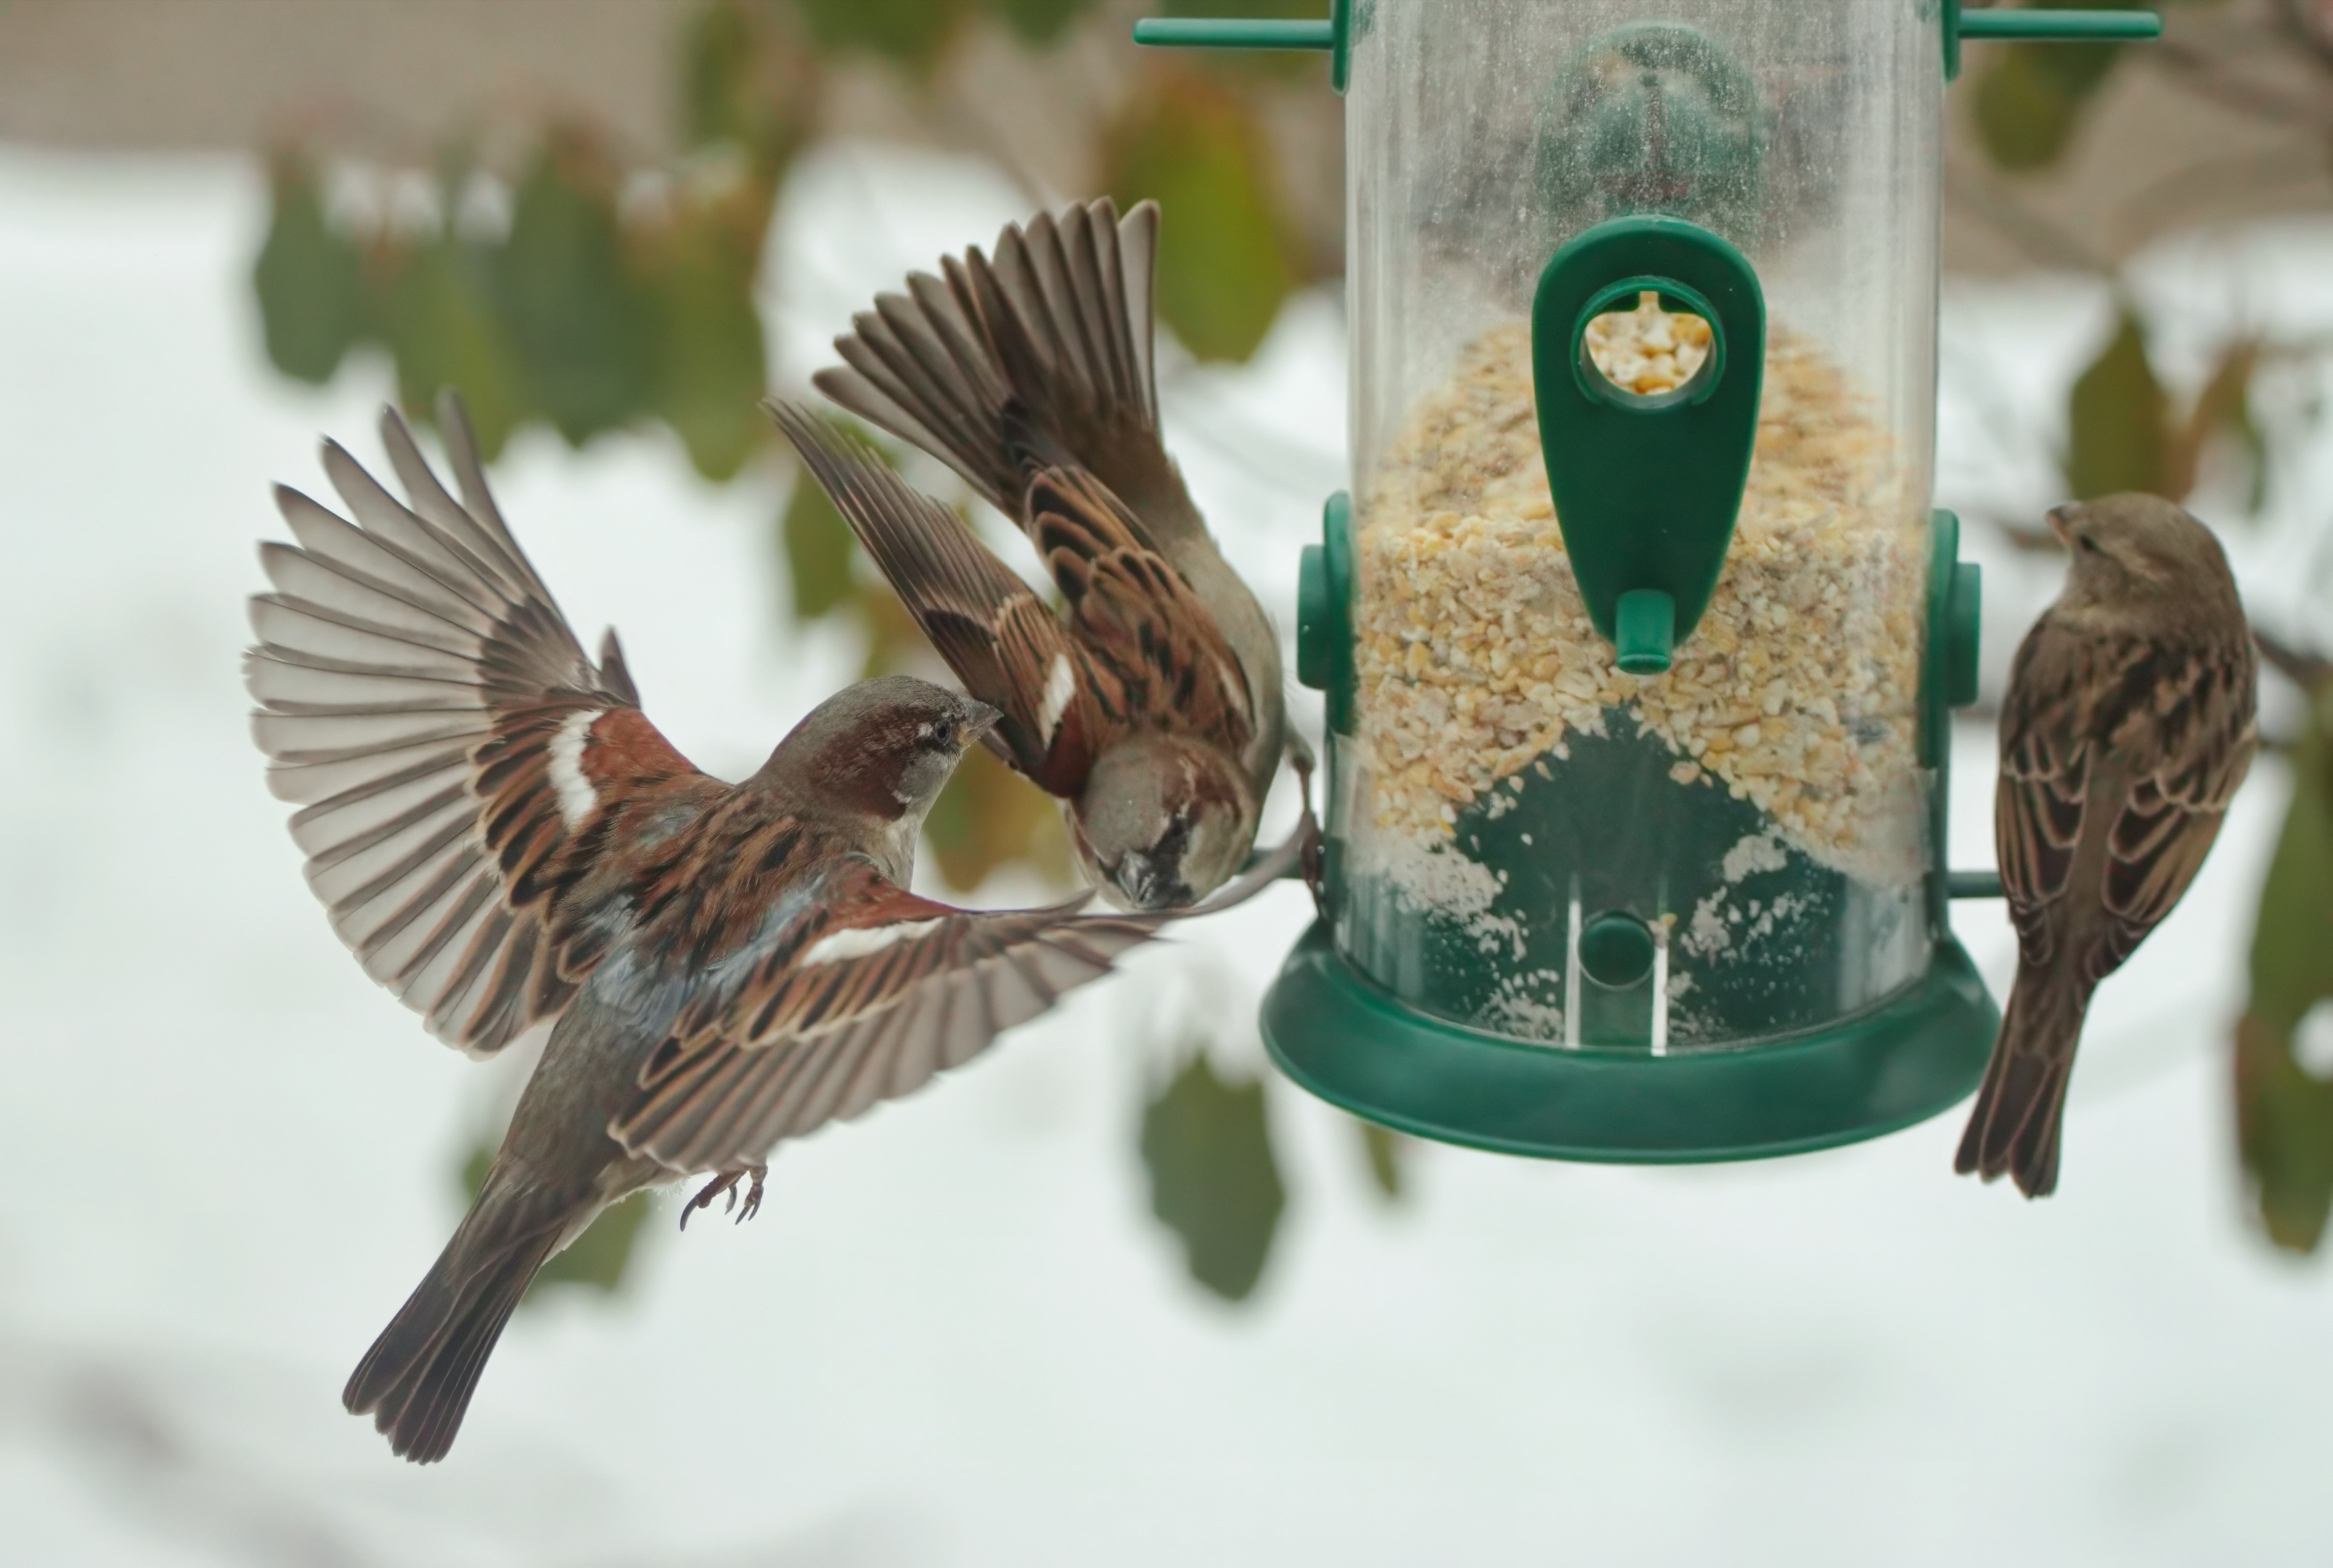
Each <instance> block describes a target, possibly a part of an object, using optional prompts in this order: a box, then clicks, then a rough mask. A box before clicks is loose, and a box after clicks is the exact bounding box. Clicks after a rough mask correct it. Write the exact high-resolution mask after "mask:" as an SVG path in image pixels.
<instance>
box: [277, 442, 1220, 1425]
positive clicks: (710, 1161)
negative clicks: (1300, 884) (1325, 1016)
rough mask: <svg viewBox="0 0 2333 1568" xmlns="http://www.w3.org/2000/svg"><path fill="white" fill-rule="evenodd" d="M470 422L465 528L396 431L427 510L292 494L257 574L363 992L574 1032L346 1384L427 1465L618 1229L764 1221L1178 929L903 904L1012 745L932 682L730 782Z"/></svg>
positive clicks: (828, 722) (482, 1022) (466, 1015)
mask: <svg viewBox="0 0 2333 1568" xmlns="http://www.w3.org/2000/svg"><path fill="white" fill-rule="evenodd" d="M440 424H441V427H442V428H443V429H444V430H445V432H446V447H447V452H448V456H449V457H451V459H452V463H453V467H454V473H455V476H456V480H457V482H458V486H459V489H460V493H461V499H460V500H458V501H456V499H455V498H454V497H453V496H452V495H448V494H447V493H446V490H445V489H444V488H443V487H441V486H440V485H439V483H438V481H437V477H436V476H435V475H433V474H432V472H431V471H430V469H429V467H428V465H427V463H426V462H425V461H424V459H423V458H422V457H421V454H420V452H419V450H418V447H416V446H415V444H414V440H413V438H412V436H411V434H410V433H409V432H408V430H407V428H406V427H405V424H404V421H403V420H401V419H400V418H398V415H397V414H396V412H395V410H393V409H392V410H390V411H389V412H388V413H387V414H385V415H384V417H383V419H382V437H383V439H384V440H385V441H386V443H387V445H388V447H389V457H390V460H391V462H392V463H393V464H394V465H395V467H396V469H397V472H398V476H399V478H400V479H401V480H402V481H403V484H404V486H405V489H406V492H407V495H408V503H406V504H403V505H400V504H399V503H398V501H396V500H395V499H394V498H392V497H391V496H390V495H389V492H388V491H387V490H385V489H383V488H382V487H381V486H379V485H378V484H376V483H375V482H374V481H373V479H372V478H371V477H370V476H369V475H367V474H366V473H365V471H364V470H363V469H362V468H361V467H359V466H358V465H357V463H356V461H355V460H354V459H353V458H351V457H350V456H349V455H348V454H347V453H346V452H345V451H343V450H342V449H341V447H338V446H337V445H332V444H329V443H328V444H327V445H326V447H325V448H324V467H325V469H326V471H327V472H328V474H329V475H330V476H331V480H332V483H333V486H335V488H337V489H338V490H339V492H340V494H341V499H342V500H343V501H344V502H345V503H346V505H347V506H348V507H349V510H350V513H351V514H352V515H354V517H355V519H356V521H355V523H354V524H350V523H349V522H346V521H343V520H342V519H341V517H339V516H337V515H334V514H333V513H331V511H329V510H327V509H326V508H325V507H323V506H322V505H318V504H317V503H316V502H314V501H312V500H310V499H309V498H308V497H306V496H305V495H300V494H299V493H298V492H296V491H293V490H290V489H283V488H279V489H278V491H277V493H276V498H277V502H278V504H279V505H280V506H281V508H282V510H283V517H284V520H285V522H286V523H287V524H290V527H291V530H292V534H293V538H294V539H296V540H297V541H298V543H297V544H264V545H262V546H261V559H262V561H263V563H264V565H265V568H266V571H267V574H268V577H269V579H270V581H272V582H274V589H275V591H274V592H271V593H263V594H260V595H258V596H257V597H255V598H254V600H253V601H252V607H251V613H252V623H253V626H254V629H255V630H256V632H257V635H258V639H259V645H258V647H257V648H255V649H254V650H253V651H252V652H251V654H250V655H249V656H248V658H247V659H246V662H245V676H246V679H247V682H248V684H249V687H250V689H251V693H252V695H253V697H254V698H255V699H256V700H257V702H258V704H259V710H258V711H257V713H256V714H255V715H254V719H253V727H254V733H255V735H256V737H257V739H258V742H259V746H260V747H261V749H262V750H264V752H266V754H267V755H268V756H269V758H270V759H271V763H272V766H271V767H270V769H269V771H268V782H269V784H270V786H271V788H272V789H273V790H274V793H275V794H276V795H278V796H279V797H280V798H282V799H284V800H287V801H292V802H294V803H298V804H299V806H300V807H301V809H300V810H299V811H298V813H295V814H294V815H293V818H292V832H293V838H294V839H295V840H296V841H297V842H299V844H300V847H301V848H302V850H304V851H306V852H307V855H308V863H307V875H308V880H309V883H310V885H311V886H312V888H313V889H314V890H315V892H316V895H317V897H318V898H319V899H322V902H323V904H324V906H325V908H326V909H327V910H328V911H329V912H330V915H331V922H332V927H333V928H334V929H335V930H336V931H337V932H338V933H339V934H340V936H341V939H342V940H343V941H345V942H346V943H347V944H348V945H349V947H350V949H351V950H353V951H354V952H355V954H356V956H357V957H358V958H359V960H360V962H362V963H363V965H364V967H365V970H366V972H367V973H368V974H370V976H372V977H373V978H374V979H376V980H378V981H379V982H380V983H381V984H382V985H383V986H387V987H388V988H389V990H390V991H391V992H392V993H393V994H394V995H396V996H398V998H399V999H400V1000H402V1001H403V1002H404V1003H405V1004H406V1005H408V1007H411V1008H413V1009H414V1010H415V1011H416V1012H418V1013H420V1014H422V1015H424V1016H425V1017H426V1018H427V1023H428V1027H429V1029H430V1031H431V1032H432V1033H433V1034H437V1036H438V1037H439V1038H440V1039H442V1040H444V1041H446V1042H447V1043H448V1044H454V1045H456V1046H460V1047H461V1048H463V1049H464V1050H466V1051H467V1052H469V1053H472V1054H474V1055H487V1054H491V1053H494V1052H495V1051H498V1050H500V1049H502V1048H503V1047H504V1046H505V1045H507V1044H510V1042H511V1041H512V1040H513V1039H514V1038H516V1037H517V1036H518V1035H519V1034H522V1033H523V1032H525V1031H526V1030H528V1029H531V1028H533V1027H534V1026H536V1025H538V1024H549V1025H550V1026H551V1034H550V1038H549V1041H548V1043H547V1044H546V1045H545V1046H544V1049H543V1053H542V1062H541V1063H540V1064H539V1065H538V1066H537V1067H536V1069H535V1071H534V1074H533V1078H532V1079H531V1080H530V1081H529V1082H528V1084H527V1087H526V1090H525V1092H524V1094H523V1097H522V1099H521V1100H520V1101H519V1105H518V1109H517V1111H516V1112H515V1114H514V1116H513V1118H512V1120H511V1125H510V1130H509V1133H508V1134H507V1136H505V1138H504V1140H503V1145H502V1149H501V1151H500V1152H499V1153H498V1154H497V1155H496V1156H495V1158H494V1164H493V1167H492V1169H490V1170H489V1172H488V1173H487V1176H486V1179H485V1187H484V1189H483V1190H482V1191H481V1192H480V1193H479V1195H478V1198H477V1201H476V1202H475V1204H474V1205H473V1206H472V1207H471V1209H470V1212H469V1214H468V1216H467V1217H466V1218H465V1219H464V1220H463V1221H462V1223H461V1226H460V1227H459V1228H457V1229H456V1231H455V1233H454V1237H453V1239H452V1241H450V1242H449V1243H447V1244H446V1250H445V1252H444V1254H443V1255H441V1256H440V1257H439V1258H438V1260H437V1264H436V1265H434V1266H433V1267H432V1268H431V1269H430V1271H429V1273H428V1275H427V1277H426V1278H424V1279H423V1281H422V1282H421V1284H420V1286H419V1288H418V1289H417V1290H416V1291H415V1292H414V1293H413V1295H412V1297H411V1299H409V1300H408V1302H407V1303H405V1305H404V1307H403V1308H402V1309H401V1310H400V1311H399V1312H398V1314H397V1316H396V1318H395V1319H394V1320H393V1321H392V1322H391V1323H389V1327H388V1328H387V1329H386V1330H384V1331H383V1332H382V1333H381V1335H380V1338H379V1340H377V1341H376V1342H374V1344H373V1346H372V1349H371V1350H370V1352H367V1354H366V1355H365V1358H364V1360H363V1361H362V1362H361V1363H360V1365H359V1366H358V1368H357V1370H356V1373H355V1375H354V1376H353V1377H351V1378H350V1380H349V1385H348V1389H347V1391H346V1394H345V1396H344V1399H345V1402H346V1404H347V1406H348V1408H349V1409H350V1410H351V1411H353V1412H355V1413H358V1414H360V1415H361V1414H368V1413H369V1414H370V1415H372V1416H373V1418H374V1424H375V1425H376V1426H377V1427H379V1429H380V1430H381V1431H383V1432H385V1433H387V1434H388V1435H389V1443H390V1446H391V1447H392V1448H395V1449H396V1451H397V1452H398V1453H399V1454H401V1455H404V1456H405V1457H408V1458H410V1459H413V1460H415V1461H417V1462H420V1463H427V1462H429V1461H431V1460H435V1459H437V1458H441V1457H444V1455H445V1453H446V1449H447V1448H448V1446H449V1445H451V1443H452V1442H453V1440H454V1435H455V1432H456V1429H458V1428H459V1427H460V1425H461V1421H462V1415H463V1411H464V1410H465V1409H466V1407H467V1406H468V1404H469V1400H470V1396H471V1392H472V1390H474V1389H475V1386H476V1383H477V1380H478V1374H479V1372H480V1371H481V1370H482V1368H483V1367H484V1365H485V1359H486V1356H487V1353H488V1352H490V1351H491V1350H492V1349H493V1348H494V1342H495V1339H496V1338H497V1337H498V1336H499V1335H500V1334H501V1332H502V1330H503V1325H504V1323H506V1322H507V1321H508V1319H509V1317H510V1313H511V1311H512V1309H513V1308H514V1306H516V1305H517V1303H518V1300H519V1297H520V1296H521V1295H522V1294H524V1292H525V1290H526V1286H527V1284H528V1282H529V1281H530V1280H532V1279H533V1277H534V1274H535V1271H536V1270H537V1269H539V1268H541V1267H542V1265H543V1263H544V1261H545V1260H546V1259H548V1258H549V1257H550V1256H551V1255H552V1254H553V1253H555V1252H557V1251H558V1250H559V1249H560V1248H561V1247H562V1246H565V1245H566V1244H567V1243H568V1242H570V1241H571V1240H573V1239H574V1238H575V1236H578V1235H580V1234H581V1232H582V1231H583V1229H584V1228H585V1227H587V1226H588V1225H589V1224H590V1221H591V1220H592V1218H593V1217H595V1216H597V1215H598V1214H599V1212H600V1210H601V1209H602V1208H604V1207H607V1206H608V1205H609V1204H610V1203H613V1202H614V1201H616V1200H617V1199H619V1198H623V1197H624V1196H626V1195H627V1194H629V1193H631V1192H634V1191H636V1190H638V1189H639V1188H643V1187H647V1186H649V1185H652V1184H656V1183H661V1182H667V1181H672V1180H676V1179H677V1178H680V1177H682V1176H684V1175H687V1174H690V1173H708V1174H711V1175H713V1176H714V1177H715V1180H714V1181H713V1182H711V1183H709V1184H708V1185H707V1186H706V1188H705V1190H704V1191H702V1192H700V1193H699V1194H698V1195H697V1198H696V1200H695V1202H694V1203H693V1204H692V1205H691V1207H701V1206H702V1205H703V1204H705V1203H706V1202H708V1201H710V1199H711V1198H713V1196H714V1195H715V1193H719V1192H724V1191H731V1192H734V1187H735V1184H736V1183H737V1181H738V1180H739V1179H740V1178H743V1177H751V1178H753V1190H752V1192H751V1194H750V1195H749V1196H748V1198H747V1199H746V1212H748V1213H750V1212H751V1211H752V1209H753V1208H754V1206H755V1203H756V1202H757V1200H758V1198H759V1197H760V1188H761V1177H762V1171H763V1161H764V1160H765V1159H767V1158H768V1155H769V1152H770V1150H771V1149H772V1147H773V1145H774V1144H776V1143H777V1142H779V1141H780V1140H783V1139H788V1138H794V1137H799V1136H802V1134H804V1133H807V1132H810V1131H811V1130H814V1129H816V1128H818V1127H820V1126H821V1125H823V1124H825V1123H826V1122H829V1121H837V1120H847V1119H849V1118H851V1117H855V1116H858V1115H859V1114H860V1113H861V1112H863V1111H867V1110H868V1109H869V1108H870V1107H872V1106H873V1105H874V1104H876V1103H877V1102H878V1101H883V1100H888V1099H892V1098H896V1097H897V1096H899V1095H902V1094H906V1093H907V1092H910V1091H912V1090H914V1089H916V1088H917V1087H919V1086H921V1085H922V1084H923V1083H924V1082H926V1081H927V1080H928V1079H930V1078H931V1077H932V1076H933V1075H934V1074H935V1073H939V1072H940V1071H942V1070H943V1069H946V1068H949V1067H954V1066H956V1065H958V1064H960V1063H963V1062H965V1060H967V1059H968V1058H970V1057H972V1056H974V1055H975V1054H977V1053H979V1052H980V1051H981V1050H982V1049H983V1048H984V1047H985V1046H986V1045H987V1044H989V1042H990V1041H991V1040H992V1039H994V1037H995V1035H996V1034H997V1033H998V1032H999V1031H1001V1030H1003V1029H1007V1028H1010V1027H1012V1026H1013V1024H1019V1023H1022V1022H1023V1021H1024V1020H1027V1019H1029V1018H1032V1017H1034V1016H1036V1015H1038V1014H1040V1013H1042V1012H1043V1011H1044V1010H1045V1009H1046V1008H1047V1007H1049V1006H1050V1005H1051V1004H1052V1003H1053V1001H1054V1000H1055V999H1056V998H1057V997H1059V996H1061V994H1062V993H1063V992H1065V991H1068V990H1070V989H1071V988H1073V987H1075V986H1082V985H1084V984H1086V983H1087V982H1089V981H1090V980H1094V979H1098V978H1099V977H1100V976H1102V975H1104V974H1105V973H1107V972H1108V971H1109V967H1110V965H1111V962H1112V960H1113V958H1114V957H1116V956H1117V955H1118V954H1119V953H1121V952H1122V951H1124V950H1125V949H1126V948H1129V947H1132V946H1133V945H1135V944H1136V943H1138V942H1141V941H1143V940H1145V939H1147V938H1149V937H1150V936H1151V935H1152V934H1153V933H1154V932H1155V931H1156V930H1157V927H1158V925H1159V923H1160V922H1159V920H1158V919H1157V918H1155V917H1139V918H1120V917H1106V918H1096V917H1081V916H1080V915H1078V914H1077V913H1076V912H1075V911H1076V908H1077V906H1076V904H1069V905H1061V906H1057V907H1055V908H1051V909H1024V910H1013V911H1006V912H995V913H971V912H967V911H965V910H962V909H952V908H950V907H949V906H947V905H945V904H939V903H935V902H933V901H932V900H930V899H922V898H917V896H915V895H914V894H912V893H910V892H908V891H907V889H906V884H907V880H908V878H909V874H910V872H911V871H912V869H913V865H914V857H915V848H916V840H917V832H918V831H919V830H920V828H921V825H922V823H923V820H924V814H925V813H926V810H927V809H928V808H929V807H930V805H931V803H932V801H933V799H934V797H936V795H937V794H939V792H940V788H941V786H942V785H943V784H946V782H947V779H948V776H949V774H951V773H952V772H953V771H954V770H955V765H956V761H957V758H958V757H959V756H960V755H962V753H963V751H964V749H965V746H968V745H970V744H971V743H972V742H973V741H974V739H976V738H978V737H979V736H981V735H983V734H984V732H985V731H986V730H987V729H988V728H989V726H992V725H993V724H994V723H995V722H996V720H997V718H998V714H997V711H996V710H995V709H994V708H993V707H989V706H987V705H986V704H984V703H982V702H979V701H975V700H973V699H971V698H968V697H961V696H958V695H956V694H955V693H953V692H949V691H946V690H943V689H942V688H938V687H936V686H933V685H930V684H929V683H927V682H924V681H920V680H915V679H911V678H907V677H904V676H898V677H888V678H882V679H878V680H869V681H866V682H863V683H861V684H859V685H858V686H854V687H851V688H849V689H848V690H845V691H843V692H842V693H840V695H838V696H835V697H830V698H829V699H828V700H827V701H825V702H823V703H821V705H820V706H819V707H816V708H814V709H813V710H811V714H810V716H809V717H806V718H804V719H803V720H802V723H801V724H799V725H797V726H795V727H794V729H793V731H792V733H791V734H789V735H788V736H786V737H785V738H784V739H783V740H782V741H781V742H780V743H779V744H778V746H777V749H776V750H774V751H773V752H772V753H771V754H770V758H769V760H768V761H767V762H766V763H764V764H763V765H762V768H761V770H760V771H759V772H758V773H756V774H754V775H753V776H752V777H751V778H749V779H747V780H745V781H744V783H743V784H734V785H732V784H724V783H722V782H720V781H719V780H717V779H714V778H710V777H707V776H706V774H702V773H700V772H698V771H697V770H696V768H694V767H692V766H691V765H689V764H688V762H687V761H686V759H685V758H683V757H682V756H681V755H680V754H679V753H677V752H676V751H675V750H674V749H673V748H672V746H670V745H668V744H667V742H666V741H665V739H664V737H663V736H661V735H659V734H658V732H657V730H656V727H655V726H653V725H651V724H650V723H649V722H648V719H647V717H645V716H643V715H642V714H641V712H640V709H639V705H638V696H637V694H636V693H635V692H634V690H633V688H632V683H631V678H630V677H629V674H628V673H627V672H626V670H625V668H624V663H623V659H622V657H621V654H620V652H619V649H618V648H617V644H616V641H615V636H614V633H613V632H612V631H611V632H610V634H609V636H608V639H607V640H606V642H605V643H604V644H603V646H602V649H601V652H600V662H599V665H598V667H597V668H594V666H593V665H592V663H591V662H590V660H589V659H586V658H585V657H584V655H583V650H582V649H581V647H580V646H579V645H578V643H577V642H576V640H575V637H574V634H573V633H572V632H571V630H569V629H568V626H567V622H566V621H565V620H564V619H562V616H561V614H560V611H559V609H558V606H557V605H556V604H555V603H553V602H552V597H551V594H550V592H549V590H547V589H546V588H545V587H544V586H543V583H542V579H541V578H539V577H538V576H536V574H535V572H534V569H533V567H532V566H531V565H529V564H528V563H527V559H526V556H525V554H524V553H523V552H522V551H521V550H520V549H519V546H518V544H517V542H516V541H515V540H514V538H513V537H512V536H511V534H510V531H509V529H508V527H507V526H506V525H505V524H504V522H503V519H502V516H501V515H500V513H499V512H498V511H497V510H496V509H495V506H494V500H493V498H492V496H491V495H489V494H488V493H487V490H486V486H485V476H484V472H483V470H482V469H481V467H480V466H479V462H478V457H477V451H476V447H475V443H474V441H473V440H472V438H471V436H470V431H469V427H468V425H467V423H466V420H465V419H464V418H463V415H462V412H461V409H460V408H459V406H458V405H457V404H456V403H454V402H453V401H452V400H451V399H448V400H447V401H446V403H445V404H444V405H443V406H442V407H441V411H440ZM1243 885H1246V884H1243ZM1253 885H1254V886H1260V885H1261V882H1257V883H1254V884H1253ZM1250 890H1253V888H1252V887H1251V888H1250ZM1082 901H1083V900H1080V902H1082Z"/></svg>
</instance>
